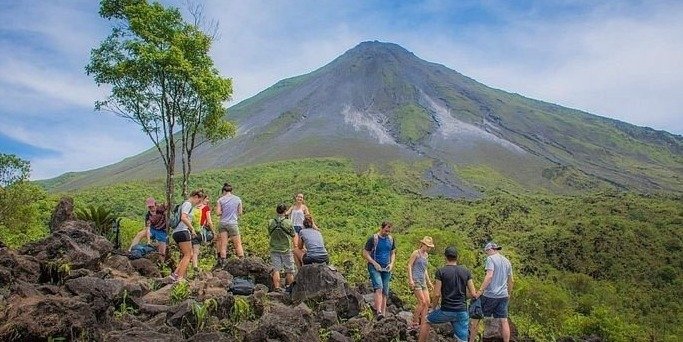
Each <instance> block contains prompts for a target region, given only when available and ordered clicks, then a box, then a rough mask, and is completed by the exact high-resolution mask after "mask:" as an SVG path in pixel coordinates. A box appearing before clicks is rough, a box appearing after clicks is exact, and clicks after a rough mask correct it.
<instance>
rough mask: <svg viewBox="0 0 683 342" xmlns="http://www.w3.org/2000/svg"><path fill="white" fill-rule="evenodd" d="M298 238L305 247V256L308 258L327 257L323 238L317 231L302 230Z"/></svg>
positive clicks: (311, 229)
mask: <svg viewBox="0 0 683 342" xmlns="http://www.w3.org/2000/svg"><path fill="white" fill-rule="evenodd" d="M299 237H300V238H301V241H303V242H304V246H305V247H306V255H308V256H310V257H323V256H326V255H327V249H325V242H323V236H322V234H320V231H318V230H317V229H313V228H304V229H302V230H301V231H300V232H299Z"/></svg>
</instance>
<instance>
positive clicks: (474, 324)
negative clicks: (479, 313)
mask: <svg viewBox="0 0 683 342" xmlns="http://www.w3.org/2000/svg"><path fill="white" fill-rule="evenodd" d="M478 332H479V320H478V319H470V341H469V342H474V340H475V339H476V338H477V333H478Z"/></svg>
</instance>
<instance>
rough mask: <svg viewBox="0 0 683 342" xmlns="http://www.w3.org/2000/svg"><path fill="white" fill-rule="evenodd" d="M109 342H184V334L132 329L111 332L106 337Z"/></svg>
mask: <svg viewBox="0 0 683 342" xmlns="http://www.w3.org/2000/svg"><path fill="white" fill-rule="evenodd" d="M104 340H105V341H108V342H149V341H159V342H161V341H169V342H174V341H184V339H183V336H182V334H173V333H160V332H157V331H154V330H152V329H149V328H138V327H136V328H131V329H128V330H124V331H110V332H109V333H107V334H106V335H105V336H104Z"/></svg>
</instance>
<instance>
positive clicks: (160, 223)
mask: <svg viewBox="0 0 683 342" xmlns="http://www.w3.org/2000/svg"><path fill="white" fill-rule="evenodd" d="M149 231H150V235H151V236H152V240H154V241H156V242H157V252H159V254H161V256H162V257H164V259H166V246H167V245H168V233H167V232H166V205H164V204H158V203H157V205H156V208H155V210H154V215H152V217H150V219H149Z"/></svg>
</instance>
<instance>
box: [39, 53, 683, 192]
mask: <svg viewBox="0 0 683 342" xmlns="http://www.w3.org/2000/svg"><path fill="white" fill-rule="evenodd" d="M228 113H229V114H228V118H229V119H230V120H234V121H235V122H236V123H237V125H238V131H237V136H236V137H235V138H234V139H230V140H225V141H222V142H219V143H218V144H216V145H214V146H211V145H203V146H201V147H199V148H198V149H197V151H196V152H195V154H194V160H195V164H194V167H193V169H195V170H203V169H210V168H216V167H226V166H228V167H230V166H238V165H249V164H257V163H259V162H264V161H270V160H279V159H286V158H304V157H329V156H333V157H334V156H343V157H348V158H351V159H352V160H354V161H355V162H357V163H359V164H362V165H368V164H378V165H386V164H389V163H391V162H393V161H408V162H410V161H416V160H425V159H426V160H429V161H431V162H432V167H431V168H430V169H428V170H425V178H426V179H428V180H429V181H430V182H432V183H434V184H435V185H437V186H436V188H434V189H432V190H431V191H428V194H430V195H444V196H447V197H476V196H477V194H478V191H477V190H475V189H474V188H471V187H468V186H466V185H465V184H464V183H463V182H462V181H461V179H460V177H458V176H457V174H456V172H455V167H456V166H461V165H487V166H490V167H492V168H493V169H495V170H498V171H501V172H502V173H503V174H504V175H506V176H508V177H511V178H512V179H515V180H516V181H519V182H520V183H522V184H525V185H527V186H529V187H540V188H547V189H550V190H551V191H560V192H561V191H565V190H568V189H569V190H577V189H578V190H582V189H587V188H588V189H589V188H595V187H601V186H608V187H616V188H620V189H637V190H640V191H674V192H681V191H683V180H682V179H681V178H682V177H683V166H682V165H683V137H681V136H678V135H674V134H671V133H668V132H664V131H656V130H653V129H651V128H641V127H638V126H634V125H631V124H628V123H625V122H621V121H618V120H614V119H609V118H604V117H600V116H597V115H593V114H589V113H586V112H582V111H579V110H575V109H569V108H565V107H562V106H559V105H556V104H552V103H548V102H543V101H539V100H534V99H530V98H526V97H524V96H522V95H518V94H514V93H509V92H506V91H502V90H498V89H494V88H491V87H488V86H486V85H484V84H481V83H479V82H477V81H476V80H474V79H472V78H469V77H467V76H464V75H462V74H460V73H458V72H457V71H454V70H451V69H449V68H447V67H446V66H444V65H442V64H437V63H432V62H426V61H423V60H421V59H420V58H418V57H417V56H416V55H415V54H413V53H412V52H409V51H408V50H406V49H404V48H403V47H401V46H399V45H397V44H393V43H382V42H377V41H374V42H363V43H360V44H358V45H357V46H356V47H354V48H352V49H350V50H348V51H347V52H346V53H344V54H342V55H341V56H339V57H337V58H335V59H334V60H333V61H331V62H330V63H328V64H326V65H325V66H322V67H320V68H318V69H316V70H314V71H312V72H310V73H308V74H304V75H299V76H295V77H291V78H287V79H283V80H281V81H279V82H277V83H275V84H274V85H273V86H271V87H269V88H266V89H265V90H263V91H261V92H259V93H258V94H257V95H255V96H253V97H251V98H249V99H246V100H244V101H242V102H240V103H238V104H236V105H234V106H232V107H230V109H229V111H228ZM155 153H156V151H153V150H149V151H146V152H143V153H142V154H139V155H137V156H133V157H130V158H127V159H125V160H124V161H122V162H119V163H116V164H113V165H109V166H106V167H103V168H100V169H96V170H92V171H86V172H85V173H79V174H76V175H70V177H68V178H67V177H62V178H59V177H58V178H57V179H53V180H48V181H46V182H44V184H46V185H47V186H48V188H50V189H54V190H65V189H70V188H78V187H83V186H89V185H93V184H102V180H100V179H98V178H103V179H106V180H107V181H108V182H112V181H113V182H115V181H117V180H126V179H133V178H149V177H153V175H154V173H155V172H157V173H158V172H159V170H163V169H162V168H161V164H160V163H159V162H158V157H156V156H154V154H155ZM154 170H156V171H154ZM430 175H431V176H430ZM439 184H441V185H439ZM444 184H445V186H444Z"/></svg>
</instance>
